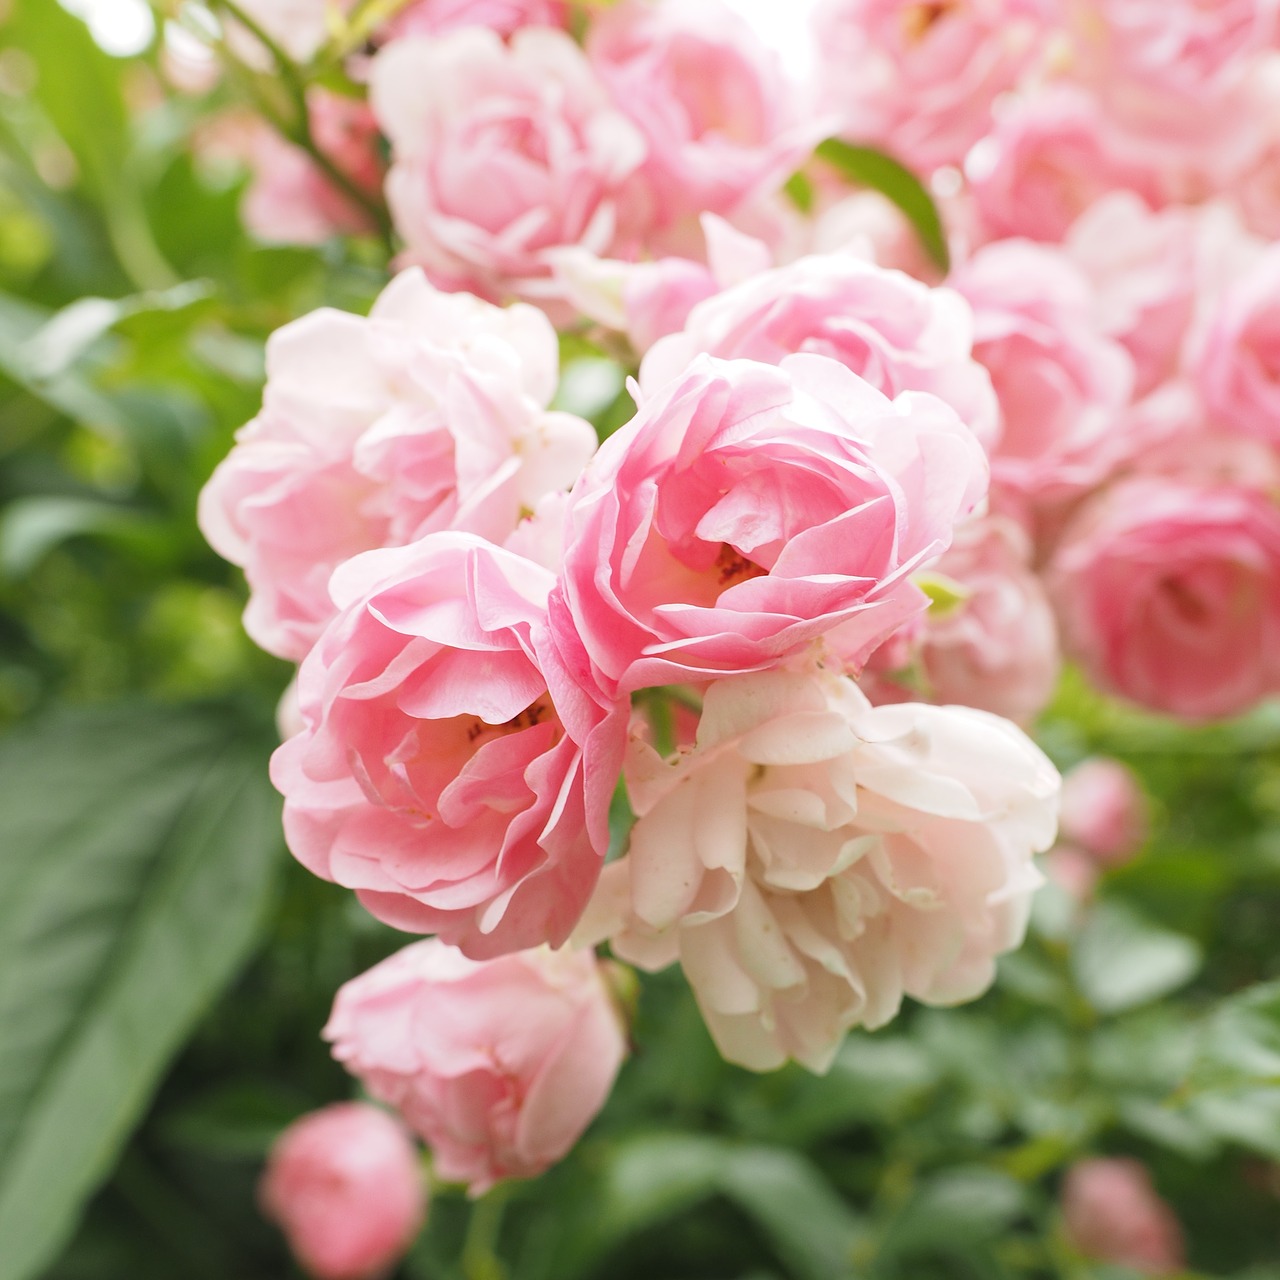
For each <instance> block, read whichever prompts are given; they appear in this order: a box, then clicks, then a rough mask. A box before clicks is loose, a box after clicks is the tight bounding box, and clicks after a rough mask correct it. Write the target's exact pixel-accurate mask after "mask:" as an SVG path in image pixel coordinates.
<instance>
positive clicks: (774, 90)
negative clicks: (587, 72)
mask: <svg viewBox="0 0 1280 1280" xmlns="http://www.w3.org/2000/svg"><path fill="white" fill-rule="evenodd" d="M587 53H588V56H589V57H590V59H591V62H592V65H593V66H594V67H595V68H596V70H597V71H598V72H599V75H600V78H601V79H602V80H603V81H604V83H605V84H606V85H607V86H608V87H609V91H610V93H611V94H612V95H613V99H614V101H615V102H616V103H617V105H618V107H619V108H620V109H621V110H623V111H625V112H626V113H627V115H628V116H629V117H630V118H631V119H632V121H634V123H635V124H636V126H637V127H638V128H639V129H640V130H641V132H642V133H643V134H644V136H645V141H646V142H647V144H648V155H647V157H646V159H645V162H644V165H643V166H642V168H641V169H640V171H639V174H638V183H637V192H636V194H635V196H633V198H642V199H643V200H644V201H645V202H646V205H647V208H648V209H649V210H650V212H651V215H652V218H653V221H654V224H655V225H656V226H658V227H665V226H668V225H670V224H672V223H676V222H679V221H680V220H681V219H682V218H691V217H693V216H694V215H696V214H699V213H702V212H705V211H709V212H711V213H720V214H727V213H731V212H733V211H734V210H735V209H737V208H738V207H739V206H740V205H743V204H744V203H746V202H748V201H749V200H751V199H752V198H755V197H759V196H761V195H762V194H765V193H768V192H770V191H772V190H775V189H777V188H779V187H781V186H782V184H783V183H784V182H785V181H786V180H787V178H789V177H790V176H791V174H792V173H793V172H794V171H795V170H796V169H798V168H799V167H800V165H801V163H802V162H803V161H804V159H805V158H806V156H807V155H808V153H809V152H810V150H812V148H813V145H814V144H815V143H816V142H817V141H819V140H820V139H821V138H822V137H823V136H824V133H825V131H826V130H825V126H824V124H823V122H822V121H821V120H817V119H815V118H814V117H813V116H812V114H808V113H806V112H805V111H804V110H803V109H802V106H801V104H800V92H799V88H798V86H797V85H795V84H792V83H790V82H789V81H788V79H787V77H786V76H785V75H784V73H783V68H782V63H781V61H780V60H779V58H778V56H777V54H776V53H775V52H774V51H773V50H772V49H770V48H768V47H767V46H765V45H764V43H763V42H762V41H761V40H760V39H759V37H758V36H757V35H756V33H755V32H754V31H753V30H752V28H751V27H750V25H749V24H748V23H747V22H745V21H744V20H743V18H742V17H741V16H740V15H739V14H738V13H736V12H735V11H734V10H733V9H732V8H730V7H729V6H728V5H727V4H724V3H723V2H722V0H656V2H655V3H641V2H640V0H625V2H624V3H622V4H619V5H616V6H614V7H611V8H609V9H607V10H605V11H604V12H602V13H601V14H600V15H599V16H598V17H597V18H596V19H595V21H594V22H593V23H592V26H591V30H590V32H589V34H588V37H587ZM640 192H643V196H642V197H640V194H639V193H640Z"/></svg>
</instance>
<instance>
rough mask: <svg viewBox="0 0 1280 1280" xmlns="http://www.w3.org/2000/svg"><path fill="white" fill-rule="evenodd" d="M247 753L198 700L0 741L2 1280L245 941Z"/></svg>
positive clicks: (55, 1220) (78, 1181) (151, 1079)
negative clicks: (191, 705) (194, 706)
mask: <svg viewBox="0 0 1280 1280" xmlns="http://www.w3.org/2000/svg"><path fill="white" fill-rule="evenodd" d="M264 766H265V760H264V753H263V752H262V751H261V750H260V749H259V748H258V745H257V744H255V742H254V741H253V738H252V735H249V740H248V741H246V734H245V731H244V728H243V726H241V725H238V724H236V723H233V722H230V721H229V720H227V719H224V718H222V717H219V716H216V715H214V714H213V713H211V712H210V713H196V712H188V713H183V712H180V711H163V710H159V709H152V708H147V707H138V706H135V707H125V708H119V709H114V710H100V711H80V712H64V713H63V714H61V715H59V716H57V717H55V718H53V719H51V720H49V721H47V722H44V723H42V724H38V725H36V726H34V727H29V728H24V729H22V730H20V731H17V732H15V733H13V734H11V735H10V736H9V737H7V738H5V739H3V740H0V1025H2V1026H3V1027H4V1028H5V1034H4V1037H3V1038H2V1039H0V1240H3V1241H4V1242H5V1247H4V1248H3V1250H0V1280H25V1278H26V1277H29V1276H34V1275H36V1274H37V1273H38V1272H40V1271H41V1269H42V1268H43V1267H45V1266H46V1265H47V1264H48V1263H49V1261H50V1259H51V1258H52V1256H53V1255H54V1254H55V1253H56V1251H57V1250H58V1248H59V1247H60V1246H61V1245H62V1243H63V1242H64V1240H65V1239H66V1237H67V1235H68V1234H69V1232H70V1230H71V1229H72V1228H73V1227H74V1225H75V1222H76V1218H77V1215H78V1213H79V1211H80V1208H81V1206H82V1204H83V1202H84V1200H85V1199H86V1197H87V1196H88V1195H89V1194H90V1193H91V1192H92V1191H93V1189H94V1188H95V1187H96V1186H97V1184H98V1182H99V1181H100V1180H101V1179H102V1178H103V1176H104V1175H105V1174H106V1173H107V1171H108V1169H109V1168H110V1166H111V1163H112V1161H113V1159H114V1157H115V1154H116V1152H117V1150H118V1149H119V1146H120V1144H121V1143H122V1142H123V1140H124V1139H125V1137H127V1135H128V1133H129V1131H130V1129H131V1128H132V1126H133V1124H134V1123H135V1121H136V1119H137V1117H138V1115H139V1114H140V1113H141V1111H142V1109H143V1108H144V1107H145V1105H146V1103H147V1101H148V1099H149V1097H150V1096H151V1093H152V1090H153V1089H154V1087H155V1085H156V1082H157V1080H158V1078H159V1076H160V1074H161V1072H162V1071H163V1070H164V1067H165V1065H166V1064H167V1063H168V1061H169V1060H170V1058H171V1057H172V1056H173V1054H174V1053H175V1052H176V1050H177V1049H178V1048H179V1047H180V1046H181V1044H182V1042H183V1040H184V1038H185V1037H186V1035H187V1034H188V1032H189V1031H190V1029H191V1027H192V1026H193V1024H194V1022H195V1021H196V1020H197V1019H198V1018H199V1016H200V1015H201V1014H202V1013H203V1012H204V1011H205V1010H206V1009H207V1008H208V1006H209V1004H210V1002H211V1001H212V1000H213V998H214V997H215V996H216V995H217V994H218V992H219V991H220V990H221V989H222V988H223V986H224V985H225V984H226V983H227V982H228V981H229V979H230V978H231V977H232V976H233V975H234V973H235V972H236V970H237V969H238V968H239V966H240V964H241V963H242V962H243V960H244V959H245V958H246V956H247V954H248V952H249V949H250V947H251V946H252V945H253V943H254V941H255V939H256V937H257V935H258V932H259V928H260V926H261V924H262V921H263V919H264V912H265V909H266V907H267V905H268V901H269V896H270V891H271V885H272V882H273V878H274V877H273V870H274V868H275V866H276V862H277V859H276V853H277V850H278V848H279V810H278V801H277V800H276V798H275V796H274V795H273V793H272V792H271V789H270V787H269V785H268V783H267V781H266V774H265V768H264Z"/></svg>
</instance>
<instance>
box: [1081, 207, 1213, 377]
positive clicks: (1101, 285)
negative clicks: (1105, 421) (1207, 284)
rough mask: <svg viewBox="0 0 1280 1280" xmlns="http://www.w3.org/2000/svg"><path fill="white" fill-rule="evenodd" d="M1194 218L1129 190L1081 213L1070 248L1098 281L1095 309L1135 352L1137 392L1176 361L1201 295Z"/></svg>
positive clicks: (1106, 328) (1104, 327) (1104, 325)
mask: <svg viewBox="0 0 1280 1280" xmlns="http://www.w3.org/2000/svg"><path fill="white" fill-rule="evenodd" d="M1196 240H1197V233H1196V219H1195V217H1194V216H1193V215H1192V214H1191V212H1190V211H1189V210H1186V209H1181V208H1177V207H1170V208H1167V209H1164V210H1162V211H1161V212H1159V213H1152V212H1151V211H1150V209H1148V208H1147V206H1146V204H1144V202H1143V201H1142V200H1141V199H1139V198H1138V196H1136V195H1134V194H1133V193H1132V192H1127V191H1117V192H1113V193H1111V194H1110V195H1106V196H1103V197H1102V198H1101V199H1099V200H1098V201H1097V202H1096V203H1094V204H1093V205H1091V206H1090V207H1089V208H1088V209H1087V210H1086V211H1085V212H1084V214H1083V215H1082V216H1081V217H1080V218H1078V219H1077V220H1076V222H1075V223H1074V225H1073V226H1072V227H1071V230H1070V231H1069V233H1068V234H1067V239H1066V250H1067V254H1068V255H1069V256H1070V258H1071V259H1072V261H1073V262H1075V263H1076V264H1077V265H1078V266H1079V267H1080V268H1081V269H1082V270H1083V271H1084V273H1085V275H1087V276H1088V277H1089V281H1090V283H1091V284H1092V285H1093V298H1094V316H1095V319H1096V320H1097V322H1098V325H1099V328H1100V329H1101V331H1102V332H1103V333H1105V334H1106V335H1107V336H1108V337H1112V338H1115V339H1116V340H1117V341H1119V342H1121V343H1122V344H1123V345H1124V347H1125V349H1126V350H1127V351H1128V352H1129V354H1130V356H1132V357H1133V364H1134V372H1135V384H1134V393H1135V395H1138V396H1142V395H1146V393H1147V392H1149V391H1152V390H1154V389H1155V388H1156V387H1157V386H1158V385H1159V384H1160V383H1161V382H1163V381H1164V380H1165V379H1166V378H1169V377H1171V376H1172V375H1173V374H1174V373H1175V371H1176V370H1177V368H1178V364H1179V361H1180V359H1181V354H1182V343H1183V339H1184V338H1185V336H1186V333H1187V329H1188V326H1189V325H1190V323H1191V318H1192V314H1193V311H1194V307H1195V299H1196V259H1197V253H1196Z"/></svg>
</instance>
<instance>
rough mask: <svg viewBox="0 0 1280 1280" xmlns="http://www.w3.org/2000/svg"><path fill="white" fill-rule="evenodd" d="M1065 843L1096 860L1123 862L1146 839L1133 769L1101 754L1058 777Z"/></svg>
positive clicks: (1142, 803)
mask: <svg viewBox="0 0 1280 1280" xmlns="http://www.w3.org/2000/svg"><path fill="white" fill-rule="evenodd" d="M1059 824H1060V827H1061V830H1062V837H1063V839H1064V840H1070V841H1071V842H1072V843H1074V844H1077V845H1079V846H1080V847H1081V848H1083V849H1085V850H1087V851H1088V852H1089V853H1090V854H1092V855H1093V857H1095V858H1096V859H1097V860H1098V861H1099V862H1102V863H1106V864H1107V865H1108V866H1119V865H1121V864H1122V863H1125V862H1128V861H1129V859H1130V858H1131V857H1133V855H1134V854H1135V853H1137V851H1138V850H1139V849H1140V848H1141V847H1142V845H1143V843H1144V842H1145V841H1146V838H1147V801H1146V797H1145V796H1144V795H1143V794H1142V788H1141V787H1140V786H1139V785H1138V780H1137V778H1135V777H1134V776H1133V770H1132V769H1130V768H1128V767H1127V766H1126V765H1123V764H1121V763H1120V761H1119V760H1109V759H1107V758H1106V757H1104V756H1095V757H1093V758H1092V759H1089V760H1083V761H1081V762H1080V763H1079V764H1078V765H1076V767H1075V768H1074V769H1069V770H1068V771H1067V772H1066V774H1065V775H1064V776H1063V779H1062V815H1061V818H1060V820H1059Z"/></svg>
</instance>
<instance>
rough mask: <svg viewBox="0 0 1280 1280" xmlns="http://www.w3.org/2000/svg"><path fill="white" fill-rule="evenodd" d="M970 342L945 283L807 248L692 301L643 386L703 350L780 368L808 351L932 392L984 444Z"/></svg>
mask: <svg viewBox="0 0 1280 1280" xmlns="http://www.w3.org/2000/svg"><path fill="white" fill-rule="evenodd" d="M972 340H973V316H972V314H971V312H970V310H969V307H968V304H967V303H966V302H965V301H964V299H963V298H961V297H959V296H958V295H957V294H955V293H953V292H952V291H951V290H950V289H931V288H929V286H928V285H924V284H921V283H920V282H919V281H918V280H913V279H911V277H910V276H906V275H903V274H902V273H901V272H899V271H890V270H886V269H884V268H883V267H877V266H876V265H874V264H873V263H870V262H866V261H864V260H863V259H861V258H859V257H857V256H855V255H854V254H851V253H835V254H814V255H811V256H809V257H806V258H801V259H799V260H798V261H796V262H793V263H790V264H789V265H788V266H785V267H779V268H778V269H776V270H773V271H764V272H761V273H760V274H758V275H754V276H752V277H751V278H750V279H746V280H743V281H742V282H741V283H740V284H737V285H735V286H734V287H733V288H731V289H727V290H725V291H724V292H723V293H720V294H717V295H716V296H715V297H713V298H711V299H709V300H708V301H706V302H702V303H700V304H698V305H697V306H696V307H694V308H693V310H692V312H691V313H690V315H689V318H688V320H687V321H686V322H685V326H684V331H683V332H682V333H679V334H673V335H672V336H671V337H668V338H664V339H663V340H662V341H661V342H659V343H657V344H656V345H655V346H654V348H653V350H651V351H650V352H649V354H648V355H647V356H645V359H644V363H643V364H642V365H641V366H640V386H641V387H642V388H643V389H644V390H645V391H655V390H656V389H657V388H658V387H660V386H661V385H662V384H663V383H664V382H669V381H670V380H671V379H673V378H675V377H678V376H679V375H680V374H681V373H683V372H684V370H685V368H686V367H687V366H688V365H689V364H690V363H691V362H692V360H693V358H694V357H695V356H696V355H698V354H699V353H700V352H706V353H707V354H709V355H713V356H718V357H720V358H721V359H725V360H734V359H746V360H760V361H763V362H764V363H765V364H777V363H778V362H779V361H780V360H781V359H782V358H783V357H784V356H786V355H789V354H791V353H793V352H799V351H808V352H813V353H816V354H818V355H824V356H830V357H832V358H833V359H835V360H838V361H839V362H840V363H841V364H843V365H844V366H845V367H846V368H849V369H852V370H853V372H854V373H856V374H858V375H859V376H861V377H863V378H865V379H866V380H867V381H868V382H869V383H871V385H872V386H873V387H875V388H877V389H878V390H880V391H883V392H884V393H885V394H886V395H887V396H891V397H892V396H896V395H898V393H899V392H902V391H930V392H932V393H933V394H934V395H936V396H938V397H939V398H940V399H942V400H945V401H946V402H947V403H948V404H949V405H951V407H952V408H953V409H955V410H956V412H957V413H958V414H959V415H960V418H961V420H962V421H963V422H964V423H965V425H966V426H968V427H970V428H971V429H972V430H973V431H974V432H975V433H976V434H977V436H978V437H979V439H981V440H982V441H983V442H984V443H988V444H989V443H991V442H992V441H993V439H994V435H995V431H996V423H997V415H998V412H999V411H998V409H997V406H996V403H995V396H994V393H993V392H992V390H991V381H990V379H989V378H988V376H987V374H986V372H985V370H983V369H982V367H981V366H980V365H978V364H976V363H975V362H974V360H973V359H972V356H971V354H970V351H971V347H972Z"/></svg>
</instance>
